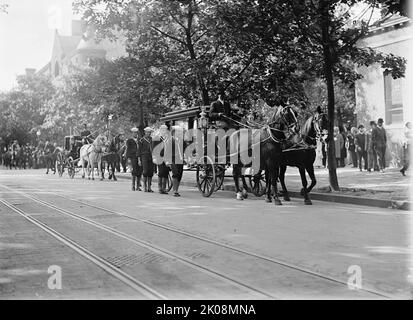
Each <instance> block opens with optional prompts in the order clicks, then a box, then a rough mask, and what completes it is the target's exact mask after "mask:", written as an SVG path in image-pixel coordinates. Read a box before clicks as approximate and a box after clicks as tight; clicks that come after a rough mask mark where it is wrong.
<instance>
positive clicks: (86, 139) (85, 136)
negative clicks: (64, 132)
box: [80, 123, 93, 144]
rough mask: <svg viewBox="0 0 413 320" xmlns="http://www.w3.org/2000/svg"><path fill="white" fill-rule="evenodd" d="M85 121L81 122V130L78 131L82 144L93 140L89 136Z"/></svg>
mask: <svg viewBox="0 0 413 320" xmlns="http://www.w3.org/2000/svg"><path fill="white" fill-rule="evenodd" d="M87 126H88V125H87V123H84V124H83V131H82V132H81V133H80V136H81V137H82V141H83V144H89V143H92V142H93V139H92V137H91V135H92V133H91V132H90V131H89V129H88V128H87Z"/></svg>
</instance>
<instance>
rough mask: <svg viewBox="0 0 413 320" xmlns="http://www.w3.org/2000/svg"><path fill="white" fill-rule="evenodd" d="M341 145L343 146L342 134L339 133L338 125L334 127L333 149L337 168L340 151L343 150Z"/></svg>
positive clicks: (339, 162) (339, 161)
mask: <svg viewBox="0 0 413 320" xmlns="http://www.w3.org/2000/svg"><path fill="white" fill-rule="evenodd" d="M343 146H344V139H343V135H342V134H340V131H339V128H338V127H334V150H335V156H336V164H337V168H339V167H340V164H341V159H342V158H341V156H342V153H341V152H342V150H343Z"/></svg>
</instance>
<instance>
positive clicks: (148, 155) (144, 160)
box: [138, 127, 154, 192]
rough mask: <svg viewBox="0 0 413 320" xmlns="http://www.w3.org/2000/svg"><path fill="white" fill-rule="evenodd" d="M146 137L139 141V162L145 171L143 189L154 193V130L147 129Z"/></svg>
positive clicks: (145, 130)
mask: <svg viewBox="0 0 413 320" xmlns="http://www.w3.org/2000/svg"><path fill="white" fill-rule="evenodd" d="M144 132H145V135H144V136H143V138H141V139H140V140H139V150H138V160H139V165H142V170H143V187H144V191H145V192H153V191H152V177H153V171H154V170H153V159H152V150H153V145H152V137H151V134H152V132H153V129H152V128H150V127H146V128H145V129H144Z"/></svg>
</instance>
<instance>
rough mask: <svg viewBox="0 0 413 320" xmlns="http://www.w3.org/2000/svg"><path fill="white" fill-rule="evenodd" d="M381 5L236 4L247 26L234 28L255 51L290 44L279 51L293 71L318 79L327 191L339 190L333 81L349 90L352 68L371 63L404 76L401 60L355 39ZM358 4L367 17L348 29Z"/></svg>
mask: <svg viewBox="0 0 413 320" xmlns="http://www.w3.org/2000/svg"><path fill="white" fill-rule="evenodd" d="M385 2H386V1H383V0H382V1H378V0H366V1H357V0H333V1H330V0H268V1H253V0H239V1H237V2H236V3H237V4H238V6H239V7H240V8H242V10H240V11H239V12H240V14H239V20H240V21H242V18H243V16H242V12H248V13H249V18H248V19H249V20H250V21H253V23H252V22H251V23H250V24H249V25H248V24H247V27H246V28H245V27H243V25H242V24H238V26H237V28H238V29H240V30H242V32H246V33H249V34H252V35H254V36H255V40H256V42H257V43H258V44H259V46H260V47H261V48H267V49H268V50H274V49H273V46H274V44H277V45H281V46H282V43H283V42H284V43H292V46H293V48H292V46H288V47H286V46H284V48H285V51H284V52H285V54H287V55H288V56H289V57H290V59H292V60H293V61H294V62H295V63H296V64H297V65H298V66H297V70H302V72H303V73H304V74H305V75H307V77H308V78H310V79H311V78H313V79H317V78H320V77H321V78H322V79H323V80H324V81H325V85H326V89H327V113H328V118H329V122H330V125H329V136H330V143H329V145H328V159H329V163H328V166H329V177H330V186H331V188H332V189H333V190H339V185H338V179H337V173H336V163H335V160H334V159H335V155H334V143H333V139H332V137H333V129H334V123H335V113H336V100H335V86H334V84H335V83H336V79H337V80H340V83H343V84H349V85H351V84H353V83H354V81H356V80H357V79H360V78H361V75H360V74H359V73H357V71H356V68H355V67H356V66H368V65H371V64H374V63H379V64H380V65H381V66H382V68H383V69H384V72H385V74H391V75H392V76H393V77H394V78H398V77H403V76H404V73H405V62H406V61H405V60H404V59H402V58H400V57H397V56H394V55H392V54H388V55H386V54H383V53H380V52H377V51H375V50H373V49H371V48H363V47H361V46H359V45H358V44H359V40H361V39H362V38H363V37H364V36H366V35H367V34H368V31H369V28H370V27H371V26H372V21H371V17H372V16H373V10H375V9H377V8H378V7H379V5H380V4H384V3H385ZM358 3H365V4H367V5H368V6H369V7H368V9H367V10H365V11H366V12H368V13H369V17H367V19H359V21H357V22H358V23H357V24H353V23H352V19H351V14H350V9H351V8H352V6H354V5H355V4H358ZM224 14H226V13H225V12H224ZM251 15H252V16H251ZM227 19H232V21H236V19H234V18H233V16H231V15H229V16H227ZM379 22H380V21H379ZM379 22H378V23H379ZM280 41H281V43H280ZM274 52H275V53H274V54H275V55H276V56H277V58H278V57H279V56H280V53H282V51H281V52H277V51H274Z"/></svg>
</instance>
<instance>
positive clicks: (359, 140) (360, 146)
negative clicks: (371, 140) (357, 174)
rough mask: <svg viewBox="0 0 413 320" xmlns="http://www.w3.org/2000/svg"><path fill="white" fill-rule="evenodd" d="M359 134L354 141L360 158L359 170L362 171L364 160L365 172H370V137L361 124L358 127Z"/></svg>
mask: <svg viewBox="0 0 413 320" xmlns="http://www.w3.org/2000/svg"><path fill="white" fill-rule="evenodd" d="M358 129H359V132H358V134H357V135H356V138H355V140H354V142H355V146H356V151H357V156H358V164H359V169H360V171H362V170H363V169H362V163H361V162H362V160H364V170H368V161H367V151H368V141H367V139H368V137H367V133H366V130H365V128H364V126H363V125H362V124H361V125H359V126H358Z"/></svg>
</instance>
